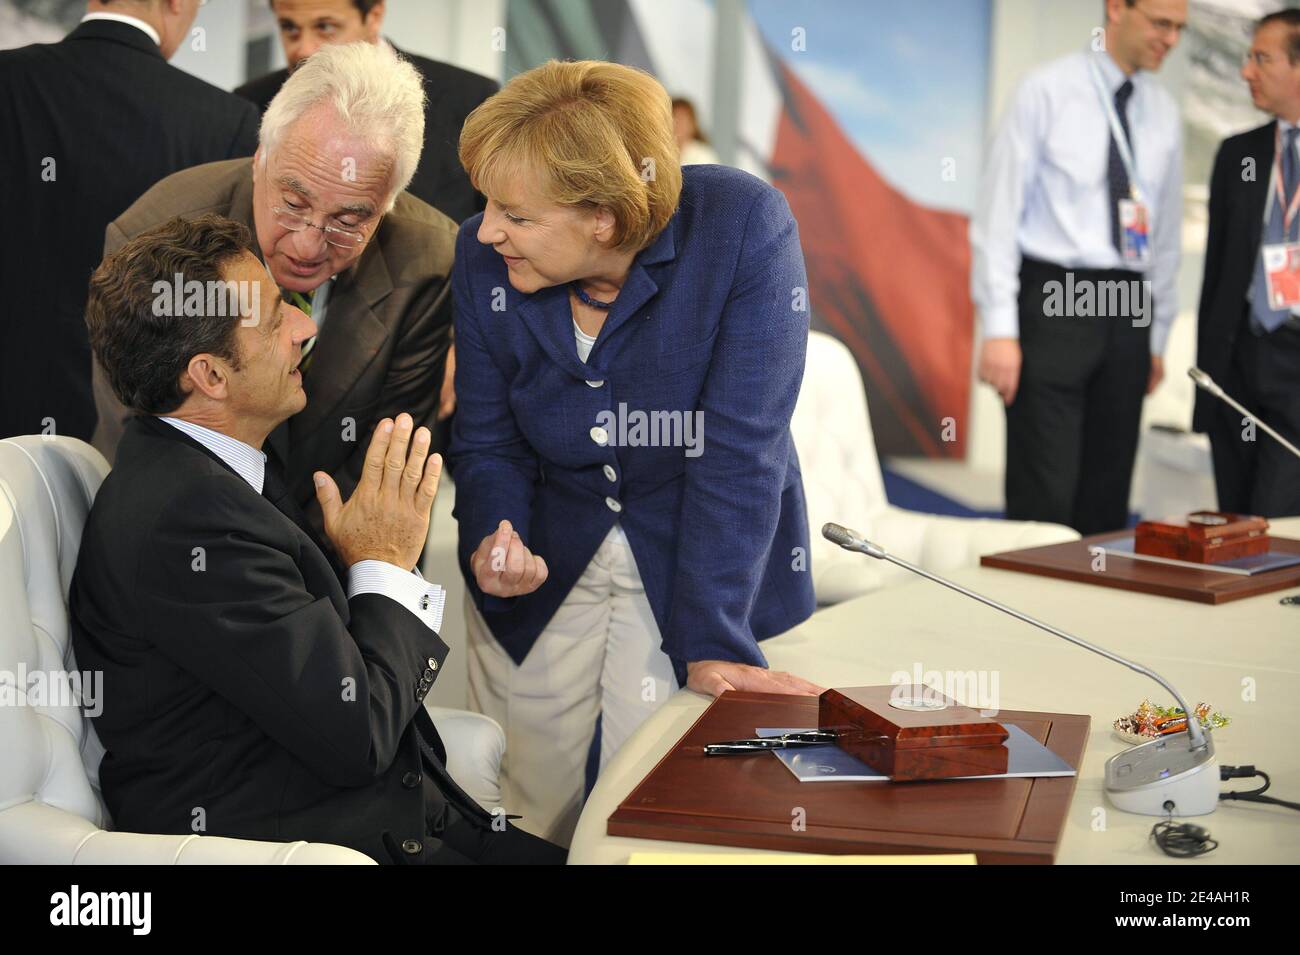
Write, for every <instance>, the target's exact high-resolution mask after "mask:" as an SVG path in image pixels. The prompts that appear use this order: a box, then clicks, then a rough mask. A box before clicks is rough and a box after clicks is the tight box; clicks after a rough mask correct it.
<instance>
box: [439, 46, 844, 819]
mask: <svg viewBox="0 0 1300 955" xmlns="http://www.w3.org/2000/svg"><path fill="white" fill-rule="evenodd" d="M460 156H461V161H462V162H463V163H464V165H465V168H466V170H467V171H468V172H469V175H470V178H471V180H472V181H473V182H474V184H475V187H476V188H478V189H479V190H480V191H482V192H483V193H484V194H485V195H486V196H487V197H488V204H487V210H486V211H485V212H484V213H482V214H481V215H480V216H475V217H474V218H472V219H470V220H468V221H467V222H466V223H465V224H464V225H463V226H462V227H461V230H460V236H459V238H458V240H457V246H456V265H455V274H454V279H453V291H454V295H455V305H456V351H457V366H456V394H457V399H458V402H459V405H458V409H457V414H456V419H455V425H454V429H453V435H452V442H451V447H450V454H449V458H450V464H451V466H452V468H453V469H454V475H455V479H456V508H455V514H456V517H457V519H458V520H459V528H460V549H459V553H460V561H461V568H462V571H463V572H464V574H465V579H466V582H467V585H468V588H467V589H468V595H469V603H470V604H471V606H470V607H469V608H468V610H467V622H468V628H469V643H470V660H469V680H470V701H471V705H472V706H474V707H475V708H476V709H479V710H480V711H481V712H483V713H486V714H488V715H490V716H492V717H494V718H495V719H496V720H497V721H498V722H500V723H501V724H502V726H503V727H504V728H505V730H506V735H507V746H506V757H505V763H504V765H503V780H502V781H503V788H504V789H505V790H506V804H507V805H510V806H511V807H515V806H521V807H523V808H522V809H521V810H520V811H521V812H522V813H523V815H524V819H523V823H522V824H523V827H524V828H527V829H530V830H531V831H534V832H536V833H538V834H539V835H543V836H545V837H546V838H548V839H552V840H555V841H558V842H561V843H565V844H567V843H568V841H569V839H570V837H571V835H572V831H573V827H574V825H575V824H576V821H577V816H578V812H579V810H580V809H581V804H582V796H583V779H584V772H585V771H586V772H589V771H590V769H591V768H594V767H595V766H596V765H603V764H604V763H605V762H606V761H607V760H608V758H609V756H610V755H612V753H613V752H614V751H615V750H616V749H617V748H618V746H619V745H620V744H621V743H622V742H623V741H624V740H625V739H626V738H627V737H628V736H629V735H630V734H631V733H632V731H633V730H635V729H636V727H637V726H638V725H639V724H640V723H641V721H642V720H644V719H645V717H646V716H647V715H649V713H651V712H652V711H653V710H654V709H655V707H657V706H658V705H659V704H661V703H663V702H664V701H665V700H666V699H667V698H668V696H669V695H671V693H672V692H673V690H674V689H676V688H677V687H680V686H689V687H691V688H692V689H695V690H698V691H701V692H704V693H711V694H718V693H721V692H723V691H725V690H728V689H737V690H755V691H764V692H782V693H815V692H817V691H818V689H819V688H818V687H815V686H813V685H812V684H810V683H808V682H806V681H804V680H801V679H799V678H798V677H794V676H791V675H789V674H784V673H777V672H772V671H769V670H767V669H766V661H765V660H764V658H763V654H762V652H761V651H760V650H759V647H758V641H759V640H762V639H763V638H765V637H769V636H773V635H775V634H778V633H781V632H783V631H785V630H787V629H789V628H790V627H792V626H794V625H795V624H797V623H799V622H800V621H802V620H804V619H805V618H807V617H808V616H809V614H811V613H812V610H813V607H814V598H813V588H812V582H811V577H810V574H809V571H808V557H807V554H808V526H807V517H806V514H805V508H804V497H803V487H802V484H801V483H800V475H799V462H798V460H797V458H796V456H795V449H794V444H793V441H792V440H791V437H790V416H791V414H792V413H793V411H794V405H795V399H796V397H797V395H798V391H799V385H800V381H801V379H802V376H803V365H804V350H805V347H806V343H807V337H808V310H807V292H806V289H807V280H806V278H805V274H804V265H803V256H802V253H801V252H800V249H799V234H798V229H797V226H796V224H795V221H794V218H793V216H792V215H791V213H790V208H789V206H788V205H787V203H786V201H785V198H784V197H783V196H782V195H781V193H780V192H778V191H777V190H776V189H773V188H772V187H771V186H769V185H767V184H766V183H764V182H762V181H761V180H759V179H756V178H754V177H753V176H750V175H748V174H747V173H743V172H740V171H738V170H734V169H730V168H726V167H722V166H688V167H686V168H685V169H683V168H682V167H681V166H680V164H679V162H678V155H677V146H676V142H675V140H674V138H673V127H672V115H671V110H670V106H669V98H668V95H667V93H666V91H665V90H664V89H663V87H662V86H660V85H659V83H658V82H657V81H655V80H654V79H653V78H652V77H650V76H649V75H648V74H645V73H642V72H640V71H638V70H634V69H631V68H629V67H624V66H619V65H616V64H611V63H603V62H591V61H589V62H576V63H575V62H568V63H562V62H556V61H552V62H550V63H547V64H545V65H543V66H540V67H538V68H536V69H534V70H530V71H528V72H527V73H523V74H520V75H519V76H517V77H515V78H514V79H513V80H511V81H510V83H508V84H507V85H506V86H505V87H504V88H503V89H502V90H501V91H500V92H499V93H498V94H497V95H496V96H493V97H492V98H491V99H489V100H487V101H486V102H485V103H483V104H482V105H481V106H479V107H478V109H476V110H475V111H474V112H473V113H472V114H471V115H470V117H469V119H468V120H467V121H466V123H465V127H464V129H463V130H462V133H461V140H460ZM598 727H599V729H598ZM589 757H590V758H589ZM597 758H598V762H597Z"/></svg>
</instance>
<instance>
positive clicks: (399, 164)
mask: <svg viewBox="0 0 1300 955" xmlns="http://www.w3.org/2000/svg"><path fill="white" fill-rule="evenodd" d="M319 103H328V104H329V105H330V106H331V107H332V108H333V110H334V113H335V115H337V116H338V117H339V119H340V120H342V121H343V124H344V126H345V127H346V128H347V130H348V132H349V133H351V134H352V135H354V136H357V137H359V138H360V139H361V140H362V141H364V142H365V143H366V144H367V145H368V146H370V148H372V149H374V150H375V151H376V152H379V153H381V154H382V155H385V156H389V157H391V158H392V162H393V168H392V173H391V183H390V186H391V188H390V192H389V195H388V203H387V206H386V207H385V211H391V210H392V208H393V203H394V202H396V201H397V196H398V193H400V192H401V191H402V190H403V189H405V188H406V187H407V186H408V185H410V183H411V177H412V176H414V175H415V167H416V166H418V165H419V163H420V151H421V150H422V149H423V148H424V83H423V81H422V80H421V79H420V74H419V73H418V72H417V71H416V69H415V67H413V66H412V65H411V64H410V63H408V62H406V61H405V60H403V59H401V58H400V57H398V56H397V55H396V54H395V53H393V51H392V50H391V49H390V48H389V47H388V46H387V45H385V44H373V43H365V42H357V43H340V44H335V45H333V46H323V47H321V48H320V49H319V50H317V51H316V52H315V53H313V54H312V55H311V56H310V57H308V58H307V61H306V62H305V63H303V64H302V66H301V67H299V68H298V69H296V70H294V71H293V73H292V74H291V75H290V76H289V78H288V79H287V80H285V83H284V85H283V86H282V87H280V92H278V93H276V94H275V99H273V100H271V104H270V105H269V106H268V107H267V108H266V113H265V115H263V117H262V126H261V128H260V129H259V130H258V134H257V138H258V142H259V143H260V144H261V147H262V162H263V163H265V162H266V159H267V156H268V155H269V154H270V153H272V152H274V151H275V149H276V147H277V146H278V145H279V144H280V141H281V140H282V139H283V138H284V135H285V133H286V131H287V130H288V129H289V127H290V126H292V125H293V124H294V123H296V122H297V121H298V120H299V119H301V118H302V117H303V116H304V115H305V114H306V113H307V112H308V111H309V110H311V109H312V108H313V107H314V106H316V105H317V104H319Z"/></svg>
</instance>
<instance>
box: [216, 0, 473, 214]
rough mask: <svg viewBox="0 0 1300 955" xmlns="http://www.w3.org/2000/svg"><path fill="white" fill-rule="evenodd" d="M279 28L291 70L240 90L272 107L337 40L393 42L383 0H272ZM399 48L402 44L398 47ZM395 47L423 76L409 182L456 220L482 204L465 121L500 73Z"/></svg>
mask: <svg viewBox="0 0 1300 955" xmlns="http://www.w3.org/2000/svg"><path fill="white" fill-rule="evenodd" d="M270 3H271V11H272V12H273V13H274V14H275V17H276V22H277V24H278V26H279V29H280V42H281V43H282V44H283V46H284V55H285V59H287V60H288V61H289V66H288V68H287V69H283V70H277V71H275V72H274V73H268V74H267V75H266V76H261V77H258V78H257V79H255V80H250V81H249V82H247V83H245V84H244V85H243V86H240V87H238V88H237V89H236V90H235V93H236V94H238V95H239V96H242V97H244V98H245V99H247V100H250V101H252V102H253V103H255V104H256V105H257V107H258V108H259V109H261V110H265V109H266V107H267V106H268V105H269V104H270V102H271V100H272V99H273V98H274V97H275V94H276V93H278V92H279V91H280V87H281V86H283V85H284V81H285V80H286V79H288V77H289V75H290V74H291V73H293V71H294V70H296V69H297V68H298V67H299V66H300V65H301V64H302V63H304V62H305V61H306V59H307V58H308V57H309V56H311V55H312V54H313V53H315V52H316V51H317V50H318V49H320V48H321V47H322V46H324V45H328V44H332V43H355V42H357V41H364V42H366V43H375V44H381V43H382V44H387V42H388V41H386V40H385V39H384V38H383V36H382V34H381V31H382V29H383V23H384V0H270ZM394 49H395V50H396V48H394ZM396 52H397V53H398V54H399V55H400V56H401V57H402V58H403V59H404V60H407V61H408V62H409V63H410V64H411V65H412V66H414V67H415V68H416V70H418V71H419V73H420V77H421V78H422V79H423V81H424V97H425V100H424V152H423V153H422V154H421V156H420V167H419V168H418V169H417V170H416V171H415V177H414V178H413V179H412V180H411V184H410V185H409V186H408V187H407V191H408V192H410V193H411V194H412V195H414V196H419V197H420V198H421V199H423V200H424V201H425V202H427V203H428V204H429V205H431V206H433V207H434V208H435V209H437V210H438V211H439V212H441V213H443V214H444V215H447V216H449V217H450V218H451V219H453V220H454V221H455V222H457V223H460V222H464V221H465V220H466V219H468V218H469V217H470V216H472V215H474V214H475V213H476V212H482V211H483V204H484V199H483V197H482V196H481V195H480V194H479V193H478V192H476V191H475V189H474V187H473V186H471V185H470V182H469V176H467V175H466V174H465V170H464V169H463V168H461V165H460V159H459V157H458V156H457V154H456V145H457V143H458V142H459V140H460V128H461V127H462V126H463V125H465V117H466V116H468V115H469V114H470V113H471V112H472V111H473V109H474V107H476V106H478V104H479V103H481V102H483V101H484V100H485V99H487V98H488V97H489V96H491V95H492V94H493V93H495V92H496V91H497V84H496V82H495V81H494V80H490V79H488V78H487V77H486V76H481V75H480V74H478V73H473V72H471V71H469V70H462V69H460V68H459V67H455V66H452V65H450V64H448V63H439V62H437V61H436V60H430V59H427V58H425V57H423V56H416V55H415V54H414V53H407V52H405V51H402V50H396Z"/></svg>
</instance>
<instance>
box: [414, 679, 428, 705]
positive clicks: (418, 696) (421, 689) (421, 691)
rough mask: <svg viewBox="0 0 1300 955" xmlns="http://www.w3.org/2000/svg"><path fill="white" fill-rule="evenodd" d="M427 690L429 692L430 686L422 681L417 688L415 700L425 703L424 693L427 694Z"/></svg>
mask: <svg viewBox="0 0 1300 955" xmlns="http://www.w3.org/2000/svg"><path fill="white" fill-rule="evenodd" d="M427 692H429V688H428V687H427V686H425V685H424V684H423V683H421V684H420V685H419V686H417V687H416V688H415V702H417V703H423V702H424V694H426V693H427Z"/></svg>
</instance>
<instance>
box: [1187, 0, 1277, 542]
mask: <svg viewBox="0 0 1300 955" xmlns="http://www.w3.org/2000/svg"><path fill="white" fill-rule="evenodd" d="M1241 77H1242V79H1244V80H1245V81H1246V82H1247V83H1248V84H1249V85H1250V95H1251V98H1252V99H1253V100H1254V102H1255V106H1256V107H1258V108H1259V109H1261V110H1264V111H1265V112H1267V113H1271V114H1272V115H1273V116H1275V117H1276V119H1275V121H1273V122H1270V123H1268V124H1267V125H1264V126H1260V127H1259V128H1258V129H1252V130H1251V131H1250V132H1247V133H1242V134H1240V135H1238V136H1233V137H1231V138H1229V139H1225V140H1224V141H1223V144H1222V145H1221V146H1220V147H1219V153H1218V156H1217V157H1216V158H1215V161H1214V173H1213V174H1212V176H1211V179H1210V228H1209V236H1208V240H1207V244H1206V249H1205V278H1204V282H1203V285H1202V287H1201V307H1200V324H1199V326H1198V329H1197V347H1196V362H1197V365H1198V366H1199V367H1200V368H1201V369H1202V370H1204V371H1205V372H1207V373H1208V374H1209V375H1210V376H1211V377H1212V378H1213V379H1214V380H1215V381H1217V382H1218V383H1219V384H1220V385H1221V386H1222V387H1223V389H1224V390H1225V391H1226V392H1227V393H1228V394H1230V395H1232V396H1233V397H1234V398H1236V399H1237V400H1238V401H1239V402H1241V403H1242V404H1243V405H1245V406H1246V407H1247V408H1249V409H1250V410H1251V412H1252V413H1254V414H1255V415H1257V416H1258V417H1259V418H1260V419H1261V420H1263V421H1265V422H1266V423H1268V424H1269V425H1271V426H1272V427H1273V428H1275V429H1276V430H1277V431H1278V432H1279V433H1280V434H1282V435H1283V436H1285V437H1286V438H1287V439H1288V440H1290V441H1291V442H1292V443H1293V444H1294V443H1300V317H1297V316H1296V310H1297V309H1296V306H1297V302H1300V299H1297V297H1296V296H1295V295H1294V292H1295V288H1294V285H1295V282H1294V279H1295V278H1296V277H1297V275H1296V270H1293V269H1290V268H1289V267H1288V266H1287V265H1283V267H1282V268H1280V269H1268V270H1267V271H1266V268H1265V261H1266V260H1269V264H1270V265H1272V264H1273V263H1274V262H1281V263H1289V262H1290V261H1291V260H1292V259H1294V258H1295V256H1293V255H1292V254H1290V253H1291V250H1290V249H1288V246H1289V245H1294V244H1295V243H1297V242H1298V241H1300V239H1298V238H1297V235H1298V234H1300V215H1298V214H1297V210H1298V209H1300V189H1297V183H1298V182H1300V162H1297V156H1296V139H1297V133H1298V131H1297V128H1296V124H1297V123H1300V10H1281V11H1279V12H1277V13H1273V14H1270V15H1269V16H1266V17H1264V18H1263V19H1262V20H1260V21H1259V23H1258V24H1257V25H1256V28H1255V36H1254V40H1253V42H1252V44H1251V48H1250V53H1249V55H1248V56H1247V59H1246V64H1245V66H1243V67H1242V70H1241ZM1279 158H1280V159H1281V162H1280V163H1279V162H1278V161H1277V160H1278V159H1279ZM1193 426H1194V427H1195V429H1196V430H1197V431H1204V432H1206V433H1207V434H1208V435H1209V437H1210V447H1211V449H1212V450H1213V453H1214V482H1215V484H1216V486H1217V488H1218V492H1219V508H1220V510H1225V511H1234V512H1239V513H1245V514H1260V515H1263V516H1265V517H1280V516H1282V515H1287V514H1300V461H1297V460H1296V459H1295V457H1293V456H1292V455H1291V454H1290V453H1289V452H1288V451H1287V450H1286V449H1285V448H1283V447H1282V445H1280V444H1278V443H1277V442H1276V441H1274V440H1273V439H1272V438H1270V437H1268V436H1267V435H1260V436H1259V437H1258V440H1257V439H1256V431H1255V428H1254V427H1252V426H1250V425H1249V424H1248V422H1247V421H1246V420H1245V419H1243V418H1242V416H1241V415H1240V414H1239V413H1238V412H1236V411H1234V410H1233V409H1232V408H1230V407H1228V406H1227V405H1226V404H1224V403H1223V402H1221V401H1219V400H1218V399H1216V398H1214V397H1213V396H1212V395H1208V394H1205V393H1204V392H1197V395H1196V416H1195V419H1194V423H1193Z"/></svg>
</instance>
